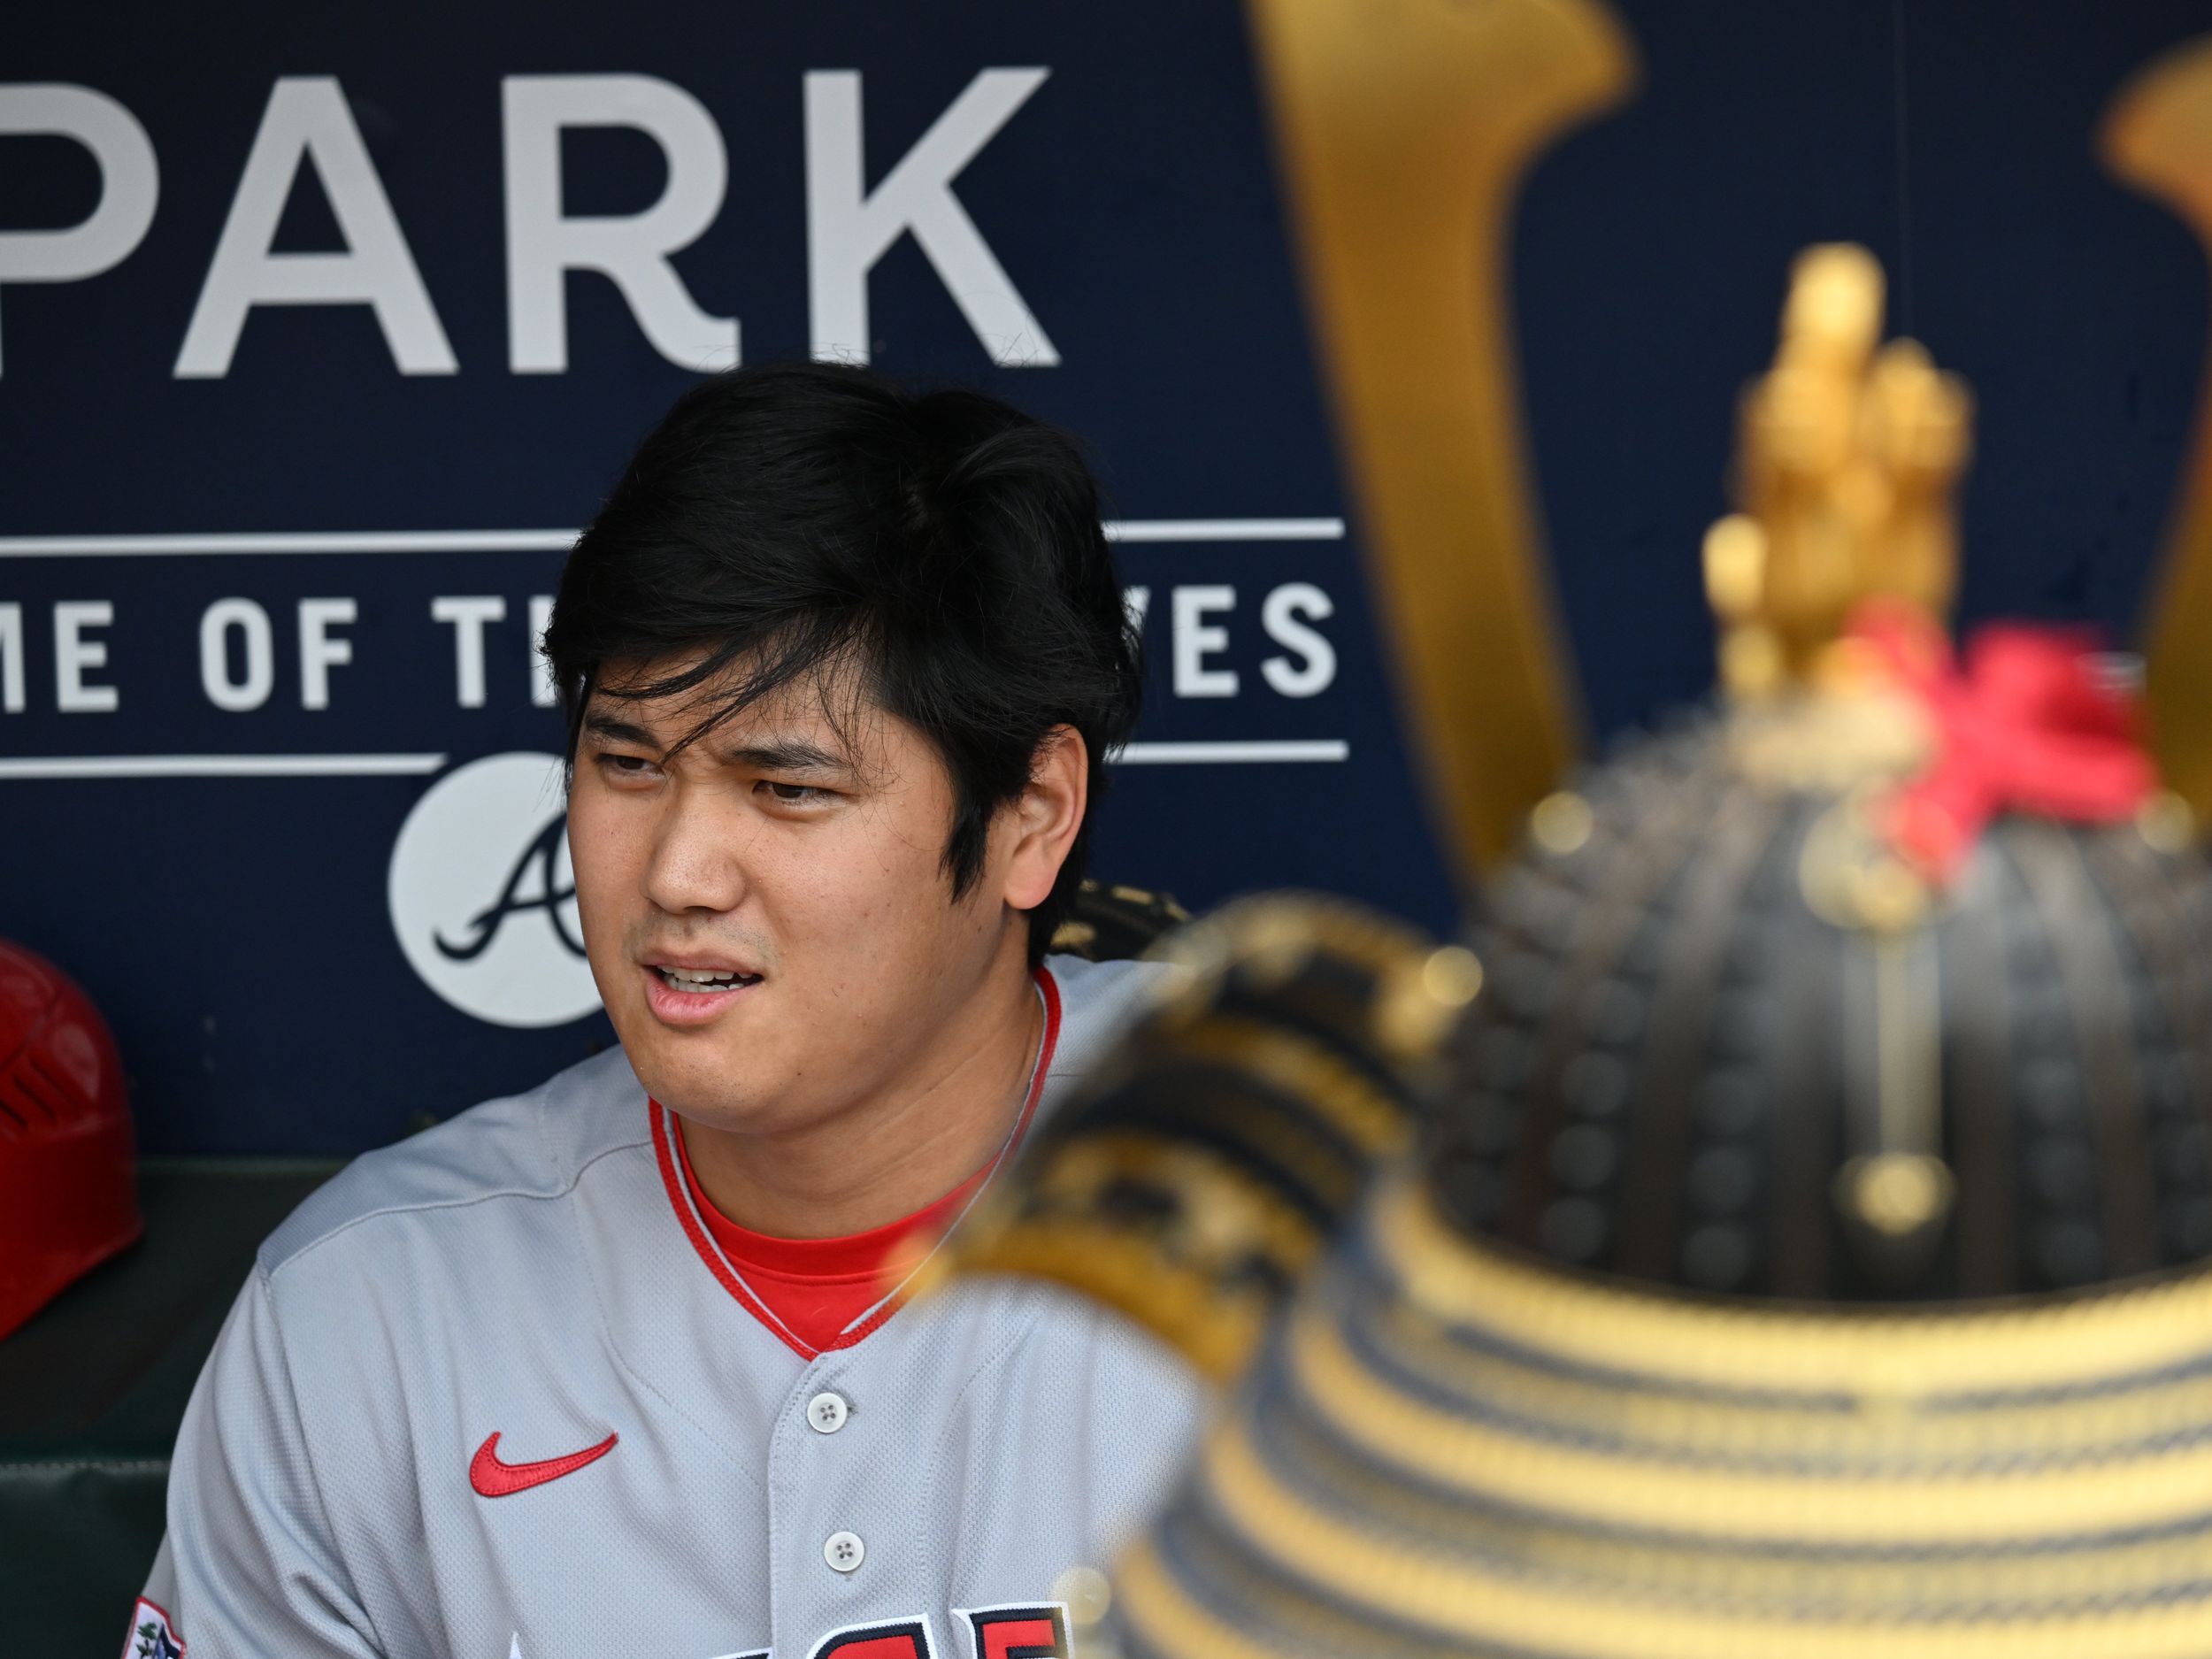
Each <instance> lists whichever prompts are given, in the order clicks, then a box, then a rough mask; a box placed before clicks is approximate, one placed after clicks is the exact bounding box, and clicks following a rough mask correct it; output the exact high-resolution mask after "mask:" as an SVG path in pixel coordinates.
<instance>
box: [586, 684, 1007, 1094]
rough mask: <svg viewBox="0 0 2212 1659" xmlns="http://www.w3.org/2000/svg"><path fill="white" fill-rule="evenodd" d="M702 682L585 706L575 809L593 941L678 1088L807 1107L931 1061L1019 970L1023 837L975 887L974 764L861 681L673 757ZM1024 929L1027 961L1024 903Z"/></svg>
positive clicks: (642, 1057)
mask: <svg viewBox="0 0 2212 1659" xmlns="http://www.w3.org/2000/svg"><path fill="white" fill-rule="evenodd" d="M670 666H671V665H670V664H658V663H656V664H646V665H644V667H643V668H642V669H641V670H639V671H637V672H634V674H632V675H631V676H629V677H628V678H629V680H632V681H634V682H635V683H643V682H645V681H646V680H650V679H651V678H653V677H655V676H656V675H657V674H659V673H662V672H666V671H667V669H668V668H669V667H670ZM609 683H611V684H613V685H615V686H617V687H620V686H621V685H623V684H624V683H626V679H625V677H624V676H623V675H621V674H615V675H612V676H611V678H610V681H609ZM832 690H833V692H834V691H835V690H836V687H832ZM825 701H826V699H825V697H824V696H823V695H822V685H821V683H820V682H819V681H817V680H810V681H806V682H803V683H800V684H796V685H794V686H792V687H788V688H787V689H786V690H785V691H784V692H782V693H780V694H777V695H772V696H770V697H767V698H764V699H763V700H762V701H761V702H760V703H757V704H755V705H754V706H753V707H751V708H749V709H748V710H745V711H744V712H742V713H741V714H739V715H737V716H735V717H733V718H731V719H729V720H726V721H725V722H723V723H722V724H721V725H719V726H716V727H714V728H713V729H712V730H711V731H710V732H709V733H707V734H706V735H705V736H704V737H703V738H701V739H700V740H699V741H697V742H695V743H694V744H692V745H691V746H689V747H688V748H687V749H683V750H682V751H681V752H680V753H678V754H675V755H671V754H670V753H669V751H670V750H671V749H672V748H673V747H674V746H675V744H676V743H677V742H678V741H680V739H681V737H682V736H683V735H684V734H686V733H687V732H688V731H689V730H690V729H691V727H692V726H693V725H694V724H695V722H696V720H697V718H698V715H699V710H698V705H697V703H696V702H695V694H693V695H688V696H682V697H676V698H663V699H656V700H649V701H630V700H627V699H624V698H620V697H616V696H609V695H605V694H603V693H602V694H598V695H595V696H594V698H593V700H592V702H591V703H590V705H589V706H588V709H587V710H586V714H585V720H584V728H583V732H582V735H581V738H580V741H579V743H578V746H577V752H576V768H575V781H574V784H573V786H572V789H571V792H570V797H569V810H568V834H569V844H570V849H571V851H572V856H573V858H574V863H575V870H576V895H577V900H578V902H579V904H580V908H581V911H582V918H583V927H584V943H585V948H586V950H587V952H588V955H589V956H590V960H591V970H592V973H593V976H594V977H595V979H597V980H598V982H599V991H600V995H602V996H603V998H604V999H605V1001H606V1004H607V1011H608V1013H609V1014H610V1015H611V1016H612V1018H613V1020H614V1026H615V1031H616V1033H617V1034H618V1036H619V1037H620V1038H621V1040H622V1046H623V1048H624V1049H625V1050H626V1052H627V1053H628V1056H629V1058H630V1062H631V1064H632V1065H633V1066H634V1068H635V1069H636V1071H637V1073H638V1076H639V1078H640V1079H641V1080H642V1081H643V1082H644V1084H645V1086H646V1087H647V1088H648V1089H649V1090H650V1091H651V1092H652V1094H654V1096H655V1097H656V1098H657V1099H658V1100H660V1101H662V1102H664V1104H666V1105H668V1106H669V1107H671V1108H672V1109H674V1110H678V1111H680V1112H682V1113H683V1114H684V1115H685V1116H687V1117H689V1118H694V1119H695V1120H697V1121H699V1122H702V1123H705V1124H709V1125H715V1126H718V1127H724V1128H728V1129H732V1130H738V1131H741V1132H744V1133H780V1132H787V1131H789V1130H794V1129H800V1128H804V1127H806V1126H809V1125H812V1124H814V1123H817V1122H821V1121H825V1120H827V1119H829V1118H833V1117H834V1116H836V1115H837V1114H838V1113H839V1112H840V1111H841V1110H844V1109H846V1108H848V1107H849V1106H851V1105H853V1104H855V1103H856V1102H861V1101H864V1100H866V1099H868V1098H870V1097H872V1095H874V1094H877V1093H878V1092H879V1091H880V1090H882V1089H883V1088H884V1087H887V1085H889V1084H891V1083H893V1082H894V1081H895V1080H896V1079H901V1078H902V1077H903V1076H907V1075H910V1074H911V1073H912V1071H914V1070H915V1069H916V1068H917V1067H918V1066H920V1067H926V1066H927V1064H929V1061H930V1056H931V1054H932V1050H933V1045H941V1044H943V1043H944V1042H945V1041H947V1037H948V1033H951V1032H953V1031H956V1029H957V1028H958V1026H959V1025H960V1024H961V1021H960V1019H959V1018H958V1015H959V1013H960V1011H961V1010H962V1009H963V1008H964V1006H965V1005H967V1004H969V1003H971V1002H973V1000H974V999H975V998H976V997H977V996H978V995H979V993H980V991H981V990H982V988H983V987H985V985H986V984H987V982H995V981H993V979H992V976H993V975H994V974H995V973H996V974H998V975H1000V976H1003V975H1004V974H1005V972H1007V964H1008V953H1009V949H1011V952H1012V955H1013V956H1014V958H1015V959H1016V962H1017V964H1018V963H1019V962H1020V961H1021V960H1022V959H1023V953H1024V949H1025V938H1024V934H1023V929H1022V925H1021V923H1020V921H1019V919H1018V918H1013V919H1012V921H1011V926H1010V918H1009V916H1008V912H1007V910H1006V907H1005V904H1004V902H1003V898H1002V892H1001V890H1000V888H1001V886H1002V883H1000V882H998V881H996V880H995V872H996V871H997V869H998V865H999V864H1000V863H1002V860H1001V858H1000V857H999V856H998V855H999V849H1000V846H1001V843H1002V839H1003V838H1002V837H1001V836H1000V835H999V834H997V833H994V835H993V838H992V844H993V854H992V856H990V857H987V860H986V864H985V870H984V877H983V879H982V880H980V881H979V882H978V883H977V885H976V886H975V887H973V888H972V889H971V890H970V891H969V892H968V894H967V895H964V897H963V898H962V899H960V900H959V901H958V902H955V901H954V900H953V897H952V888H951V883H950V880H949V878H948V876H947V875H946V872H945V868H944V851H945V843H946V840H947V837H948V836H949V833H950V830H951V825H952V813H953V793H952V784H951V780H950V778H949V775H948V774H947V772H946V771H945V767H944V764H943V763H942V762H941V760H940V759H939V758H938V757H937V755H936V752H935V750H934V749H933V748H932V747H931V746H930V744H929V743H928V742H927V741H926V739H924V738H923V737H922V735H921V734H920V733H918V732H917V731H915V730H914V728H913V727H911V726H908V725H906V724H905V723H904V722H903V721H902V720H899V719H897V718H894V717H892V716H890V715H888V714H886V713H884V712H883V711H882V710H878V709H876V708H874V707H872V706H869V705H864V706H861V707H858V708H856V709H853V710H852V711H851V712H850V713H849V715H848V714H847V713H845V712H844V710H845V709H846V708H847V707H849V705H850V704H851V703H855V702H856V701H858V700H857V699H852V698H847V699H845V700H844V702H843V703H836V702H833V703H832V706H833V707H836V708H838V709H839V710H840V718H837V719H834V720H833V719H832V718H830V716H829V714H828V712H827V711H826V709H825V707H824V703H825ZM1010 933H1011V941H1010V942H1009V935H1010Z"/></svg>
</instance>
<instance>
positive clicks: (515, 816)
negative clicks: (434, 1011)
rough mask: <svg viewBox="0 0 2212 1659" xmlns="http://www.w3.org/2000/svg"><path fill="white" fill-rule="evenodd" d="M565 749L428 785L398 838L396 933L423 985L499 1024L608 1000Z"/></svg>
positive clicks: (539, 1019)
mask: <svg viewBox="0 0 2212 1659" xmlns="http://www.w3.org/2000/svg"><path fill="white" fill-rule="evenodd" d="M563 785H564V780H563V776H562V765H561V758H560V757H559V756H557V755H541V754H526V753H515V754H507V755H488V756H486V757H484V758H483V759H481V760H473V761H471V762H469V763H468V764H466V765H464V766H457V767H456V768H454V770H452V771H451V772H447V773H446V774H445V775H444V776H443V777H442V778H440V779H439V780H437V781H436V782H435V783H434V784H433V785H431V787H429V788H428V789H427V790H426V791H425V792H424V794H423V797H422V799H421V800H419V801H418V802H417V803H415V806H414V810H412V811H411V812H409V813H408V815H407V821H406V823H405V824H403V826H401V827H400V832H399V838H398V839H397V840H396V841H395V842H394V843H393V845H392V863H391V871H390V874H389V876H388V881H387V894H388V898H389V900H390V903H391V910H392V931H393V933H395V935H396V937H397V939H398V941H399V947H400V950H401V952H402V953H403V955H404V956H406V958H407V962H408V965H409V966H411V967H412V968H413V969H414V971H415V972H416V973H417V974H419V975H420V976H421V979H422V982H423V983H424V984H425V985H426V986H428V987H430V988H431V989H432V990H433V991H434V992H436V993H437V994H438V995H440V996H442V997H443V998H444V999H445V1000H446V1001H447V1002H450V1003H451V1004H452V1005H453V1006H454V1007H456V1008H457V1009H459V1010H462V1012H464V1013H466V1014H471V1015H473V1016H474V1017H475V1018H478V1019H480V1020H484V1021H486V1022H487V1023H488V1024H491V1025H513V1026H541V1025H563V1024H565V1023H566V1022H567V1021H569V1020H572V1019H577V1018H581V1017H582V1016H584V1015H586V1014H588V1013H590V1012H591V1011H592V1010H594V1009H595V1008H596V1007H598V1005H599V991H598V987H596V986H595V985H594V984H593V982H592V977H591V965H590V964H589V963H588V961H587V960H586V959H585V956H584V939H583V928H582V926H581V924H580V921H579V920H578V917H577V910H576V878H575V876H574V874H573V873H572V871H571V868H570V865H569V857H568V814H567V812H566V811H565V810H564V808H565V803H566V796H565V793H564V787H563Z"/></svg>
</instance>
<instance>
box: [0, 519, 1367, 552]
mask: <svg viewBox="0 0 2212 1659" xmlns="http://www.w3.org/2000/svg"><path fill="white" fill-rule="evenodd" d="M1103 528H1104V529H1105V532H1106V539H1107V540H1108V541H1129V542H1138V541H1156V542H1176V541H1342V540H1343V539H1344V520H1343V519H1341V518H1122V519H1110V520H1109V521H1108V522H1107V523H1106V524H1105V526H1103ZM576 534H577V533H576V532H575V531H573V530H297V531H295V530H280V531H269V532H260V531H255V532H248V533H242V534H234V535H10V536H0V558H18V559H41V558H163V557H169V558H175V557H191V556H194V555H208V554H218V555H228V554H253V553H565V552H566V551H567V550H568V549H569V547H570V546H571V545H572V543H573V542H574V541H575V540H576Z"/></svg>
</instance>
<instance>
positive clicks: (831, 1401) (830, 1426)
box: [806, 1394, 851, 1565]
mask: <svg viewBox="0 0 2212 1659" xmlns="http://www.w3.org/2000/svg"><path fill="white" fill-rule="evenodd" d="M850 1412H851V1408H850V1407H849V1406H848V1405H847V1404H846V1403H845V1396H844V1395H842V1394H816V1395H815V1396H814V1398H813V1399H811V1400H810V1401H808V1402H806V1420H807V1422H808V1423H809V1424H810V1425H812V1427H813V1430H814V1432H816V1433H817V1434H834V1433H836V1432H837V1431H838V1430H840V1429H841V1428H843V1427H844V1426H845V1418H846V1417H848V1416H849V1414H850ZM839 1536H840V1537H842V1536H844V1534H842V1533H840V1534H839ZM832 1564H833V1565H834V1564H835V1563H832Z"/></svg>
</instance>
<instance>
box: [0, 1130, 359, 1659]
mask: <svg viewBox="0 0 2212 1659" xmlns="http://www.w3.org/2000/svg"><path fill="white" fill-rule="evenodd" d="M339 1167H340V1166H339V1165H338V1164H336V1163H334V1162H326V1161H321V1160H316V1161H307V1160H293V1159H284V1160H276V1159H265V1158H253V1159H218V1158H149V1159H146V1160H145V1161H144V1162H143V1163H142V1164H140V1166H139V1202H140V1203H141V1205H142V1208H143V1209H144V1210H145V1214H146V1237H145V1239H144V1240H142V1242H140V1243H139V1244H137V1245H135V1246H134V1247H133V1248H131V1249H129V1250H127V1251H126V1252H125V1253H124V1254H123V1255H122V1256H119V1257H118V1258H117V1259H115V1260H114V1261H112V1262H110V1263H107V1264H106V1265H105V1266H104V1267H101V1268H99V1269H97V1270H96V1271H94V1272H92V1273H91V1274H89V1275H88V1276H87V1277H86V1278H84V1279H81V1280H80V1281H79V1282H78V1283H76V1284H74V1285H73V1286H70V1287H69V1288H68V1289H67V1290H65V1291H64V1292H63V1293H62V1294H60V1295H59V1296H58V1297H57V1298H56V1299H55V1300H54V1301H53V1302H51V1303H50V1304H49V1305H48V1306H47V1307H45V1308H44V1309H42V1310H40V1311H39V1313H37V1314H36V1315H35V1316H34V1317H33V1318H32V1319H31V1321H30V1323H29V1324H27V1325H24V1326H23V1327H22V1329H20V1330H19V1331H18V1332H16V1333H15V1334H14V1335H12V1336H11V1337H9V1338H7V1339H6V1340H4V1341H0V1609H4V1619H0V1624H4V1628H5V1630H6V1632H7V1647H8V1650H9V1651H10V1652H11V1653H19V1654H27V1655H38V1656H39V1659H48V1655H51V1656H52V1659H75V1656H76V1655H86V1656H87V1659H111V1655H116V1654H119V1653H120V1652H122V1651H123V1641H124V1633H125V1632H124V1624H125V1621H126V1620H127V1618H128V1617H129V1614H130V1608H131V1601H132V1598H133V1597H134V1596H135V1595H136V1594H138V1590H139V1587H140V1586H141V1585H142V1583H143V1582H144V1578H145V1572H146V1568H147V1566H148V1564H149V1563H150V1562H151V1561H152V1560H153V1555H154V1549H155V1548H156V1546H157V1545H158V1544H159V1543H160V1541H161V1526H162V1518H161V1517H162V1497H163V1490H164V1487H165V1485H166V1483H167V1480H168V1476H169V1453H170V1449H171V1448H172V1447H173V1446H174V1444H175V1443H176V1438H177V1424H178V1422H179V1420H180V1418H181V1417H183V1415H184V1404H185V1402H186V1400H187V1399H188V1398H189V1397H190V1395H191V1393H192V1384H193V1380H194V1379H196V1377H198V1375H199V1373H200V1366H201V1364H202V1363H203V1362H204V1361H205V1360H206V1358H207V1355H208V1350H209V1348H211V1347H213V1346H214V1342H215V1333H217V1332H218V1331H219V1330H220V1329H221V1328H222V1323H223V1317H224V1315H225V1314H227V1312H229V1310H230V1304H231V1302H232V1300H233V1298H234V1297H235V1296H236V1295H237V1294H238V1287H239V1286H240V1285H242V1284H243V1283H244V1282H245V1279H246V1274H247V1272H248V1271H250V1269H251V1267H252V1266H253V1256H254V1250H255V1248H256V1247H257V1246H258V1245H259V1244H260V1242H261V1240H263V1239H265V1238H266V1237H267V1236H268V1235H269V1233H271V1232H272V1231H273V1229H274V1228H275V1226H276V1225H277V1224H278V1223H279V1222H280V1221H282V1220H283V1219H284V1217H286V1216H287V1215H288V1214H289V1213H290V1212H291V1210H292V1209H293V1207H294V1206H295V1205H296V1204H297V1203H298V1202H300V1200H301V1199H303V1198H304V1197H306V1196H307V1194H309V1193H311V1192H312V1191H313V1190H314V1189H315V1188H316V1187H319V1185H321V1184H322V1182H324V1181H325V1180H326V1179H329V1177H330V1176H331V1174H332V1173H333V1172H334V1171H336V1170H337V1169H338V1168H339ZM185 1634H186V1636H187V1638H188V1639H189V1637H190V1634H191V1627H190V1624H189V1623H188V1624H187V1625H186V1630H185Z"/></svg>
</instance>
